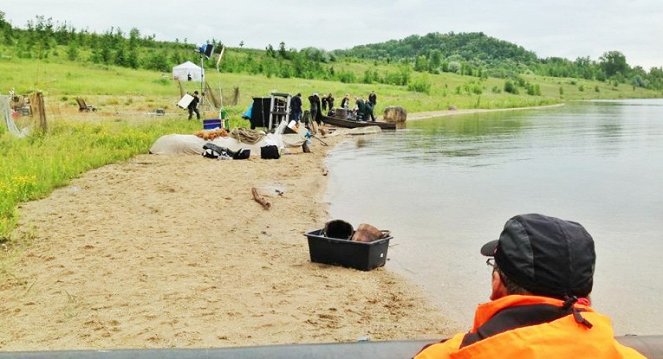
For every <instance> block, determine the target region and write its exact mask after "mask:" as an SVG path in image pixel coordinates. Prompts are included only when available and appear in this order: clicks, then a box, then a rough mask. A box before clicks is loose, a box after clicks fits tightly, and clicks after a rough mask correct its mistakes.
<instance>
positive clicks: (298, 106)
mask: <svg viewBox="0 0 663 359" xmlns="http://www.w3.org/2000/svg"><path fill="white" fill-rule="evenodd" d="M334 100H335V99H334V96H333V95H332V94H331V93H329V94H328V95H326V96H325V95H323V96H320V95H319V94H318V93H317V92H315V93H313V94H311V95H310V96H309V97H308V101H309V114H310V120H311V121H315V122H316V123H318V124H320V123H321V122H322V116H324V115H331V114H333V113H334V110H335V109H336V108H335V107H334ZM376 104H377V95H376V94H375V91H371V93H370V94H369V95H368V101H364V99H363V98H361V97H356V98H355V105H356V106H355V108H353V109H350V94H346V95H345V96H344V97H343V99H342V100H341V106H340V108H343V109H346V110H347V111H352V113H353V114H354V115H353V116H351V118H354V119H356V120H358V121H362V120H368V118H370V119H371V120H372V121H375V115H374V114H373V109H374V108H375V105H376ZM290 113H291V115H290V116H291V117H290V119H291V120H294V121H296V122H299V121H301V120H302V114H303V104H302V94H301V93H297V94H296V95H295V96H293V97H292V99H291V100H290Z"/></svg>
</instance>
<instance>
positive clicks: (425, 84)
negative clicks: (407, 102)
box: [407, 79, 431, 94]
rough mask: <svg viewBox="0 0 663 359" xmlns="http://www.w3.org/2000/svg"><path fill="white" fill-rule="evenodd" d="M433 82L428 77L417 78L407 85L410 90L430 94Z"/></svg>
mask: <svg viewBox="0 0 663 359" xmlns="http://www.w3.org/2000/svg"><path fill="white" fill-rule="evenodd" d="M430 88H431V83H430V81H429V80H428V79H417V80H415V81H413V82H412V83H410V84H409V85H407V89H408V91H413V92H421V93H425V94H430Z"/></svg>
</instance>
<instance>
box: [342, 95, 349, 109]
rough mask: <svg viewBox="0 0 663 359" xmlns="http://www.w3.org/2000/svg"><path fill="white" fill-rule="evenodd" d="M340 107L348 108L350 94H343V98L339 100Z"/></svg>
mask: <svg viewBox="0 0 663 359" xmlns="http://www.w3.org/2000/svg"><path fill="white" fill-rule="evenodd" d="M341 108H345V109H349V108H350V95H349V94H345V97H343V100H341Z"/></svg>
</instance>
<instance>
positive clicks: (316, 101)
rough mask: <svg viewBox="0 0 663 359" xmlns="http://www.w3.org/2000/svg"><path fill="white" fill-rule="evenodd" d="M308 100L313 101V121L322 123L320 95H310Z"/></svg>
mask: <svg viewBox="0 0 663 359" xmlns="http://www.w3.org/2000/svg"><path fill="white" fill-rule="evenodd" d="M308 101H309V102H310V103H311V121H315V122H317V123H318V125H320V123H321V122H322V113H320V108H321V106H322V105H321V103H320V96H318V94H317V93H314V94H313V95H311V96H309V97H308Z"/></svg>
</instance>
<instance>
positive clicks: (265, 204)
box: [251, 187, 272, 209]
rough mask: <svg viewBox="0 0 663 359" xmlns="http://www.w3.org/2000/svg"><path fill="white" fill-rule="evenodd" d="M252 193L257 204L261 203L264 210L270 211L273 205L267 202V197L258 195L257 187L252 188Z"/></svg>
mask: <svg viewBox="0 0 663 359" xmlns="http://www.w3.org/2000/svg"><path fill="white" fill-rule="evenodd" d="M251 193H253V199H254V200H255V201H256V202H258V203H260V205H261V206H262V208H264V209H269V208H270V207H272V204H271V203H269V201H268V200H266V199H265V197H263V196H261V195H260V194H259V193H258V190H257V189H256V188H255V187H252V188H251Z"/></svg>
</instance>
